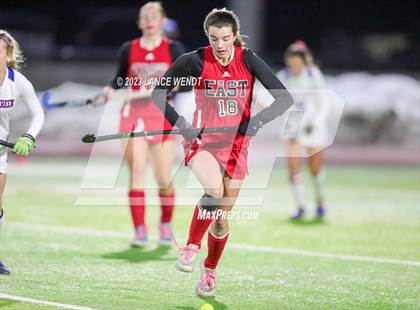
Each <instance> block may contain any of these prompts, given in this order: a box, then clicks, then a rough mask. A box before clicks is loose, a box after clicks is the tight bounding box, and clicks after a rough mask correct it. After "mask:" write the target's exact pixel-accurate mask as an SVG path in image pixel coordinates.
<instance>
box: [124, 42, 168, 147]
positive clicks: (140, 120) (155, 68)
mask: <svg viewBox="0 0 420 310" xmlns="http://www.w3.org/2000/svg"><path fill="white" fill-rule="evenodd" d="M171 64H172V58H171V53H170V46H169V40H168V39H167V38H163V39H162V41H161V43H160V44H159V46H157V47H156V48H154V49H153V50H147V49H145V48H143V47H141V45H140V39H135V40H133V41H132V42H131V47H130V53H129V56H128V70H127V77H128V78H129V82H130V83H131V82H133V84H132V85H131V86H130V88H131V89H132V90H139V89H140V88H147V89H153V88H154V86H155V85H156V82H157V80H158V79H160V78H161V77H162V76H163V74H165V72H166V71H167V70H168V69H169V67H170V66H171ZM127 105H128V107H127ZM125 111H128V113H127V112H125ZM168 129H172V126H171V124H170V123H169V122H168V121H167V120H166V118H165V117H164V115H163V113H162V111H161V110H160V109H159V108H158V107H157V106H156V105H155V104H154V102H153V101H152V99H151V98H144V99H134V100H131V101H130V102H127V103H126V105H125V106H124V107H123V109H122V111H121V122H120V132H129V131H133V130H137V131H143V130H147V131H150V130H168ZM167 139H169V140H173V139H175V137H174V136H155V137H148V138H146V140H147V141H148V142H151V143H156V142H161V141H165V140H167Z"/></svg>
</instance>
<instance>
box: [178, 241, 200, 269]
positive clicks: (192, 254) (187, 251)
mask: <svg viewBox="0 0 420 310" xmlns="http://www.w3.org/2000/svg"><path fill="white" fill-rule="evenodd" d="M198 252H200V249H199V248H198V246H197V245H195V244H188V245H187V246H185V247H183V248H182V249H181V251H180V252H179V257H178V261H177V262H176V264H175V268H176V269H178V270H179V271H183V272H192V271H193V270H194V262H195V258H196V257H197V254H198Z"/></svg>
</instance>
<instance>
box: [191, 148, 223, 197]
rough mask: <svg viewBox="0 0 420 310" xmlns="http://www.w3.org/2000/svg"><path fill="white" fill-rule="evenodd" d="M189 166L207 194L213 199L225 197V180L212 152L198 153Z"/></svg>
mask: <svg viewBox="0 0 420 310" xmlns="http://www.w3.org/2000/svg"><path fill="white" fill-rule="evenodd" d="M188 166H189V167H190V168H191V170H192V172H193V173H194V175H195V176H196V177H197V179H198V181H199V182H200V184H201V186H203V188H204V190H205V192H206V193H207V194H209V195H211V196H213V197H220V198H221V197H223V180H222V173H221V172H220V166H219V163H218V161H217V160H216V158H214V156H213V155H212V154H211V153H210V152H207V151H200V152H198V153H197V154H195V155H194V157H193V158H192V159H191V160H190V161H189V163H188Z"/></svg>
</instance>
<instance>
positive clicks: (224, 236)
mask: <svg viewBox="0 0 420 310" xmlns="http://www.w3.org/2000/svg"><path fill="white" fill-rule="evenodd" d="M209 234H211V235H212V236H213V237H214V238H216V239H224V238H226V236H227V235H229V231H227V233H225V234H224V235H223V236H222V237H217V236H215V235H214V234H213V233H212V232H211V230H210V229H209Z"/></svg>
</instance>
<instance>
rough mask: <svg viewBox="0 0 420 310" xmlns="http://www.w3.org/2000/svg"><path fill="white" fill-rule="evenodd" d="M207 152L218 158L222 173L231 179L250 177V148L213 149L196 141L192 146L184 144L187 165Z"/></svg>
mask: <svg viewBox="0 0 420 310" xmlns="http://www.w3.org/2000/svg"><path fill="white" fill-rule="evenodd" d="M201 151H207V152H209V153H210V154H212V155H213V156H214V158H216V160H217V162H218V163H219V166H220V171H221V172H222V173H223V174H224V173H226V174H227V175H228V176H229V177H230V178H232V179H236V180H243V179H245V178H246V176H247V175H248V148H247V147H243V148H240V149H213V148H211V147H209V146H205V145H204V146H202V145H200V144H198V143H197V141H195V142H194V143H193V144H192V145H191V144H186V143H184V154H185V165H186V166H188V163H189V162H190V160H191V159H192V158H193V157H194V156H195V155H196V154H198V153H199V152H201Z"/></svg>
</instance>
